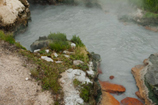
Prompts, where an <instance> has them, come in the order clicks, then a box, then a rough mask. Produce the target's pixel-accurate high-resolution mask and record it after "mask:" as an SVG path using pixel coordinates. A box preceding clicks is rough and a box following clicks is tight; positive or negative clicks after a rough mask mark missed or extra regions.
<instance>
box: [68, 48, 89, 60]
mask: <svg viewBox="0 0 158 105" xmlns="http://www.w3.org/2000/svg"><path fill="white" fill-rule="evenodd" d="M70 57H71V59H72V60H81V61H84V62H85V63H88V62H89V57H88V52H87V49H86V47H77V48H75V54H74V55H71V56H70Z"/></svg>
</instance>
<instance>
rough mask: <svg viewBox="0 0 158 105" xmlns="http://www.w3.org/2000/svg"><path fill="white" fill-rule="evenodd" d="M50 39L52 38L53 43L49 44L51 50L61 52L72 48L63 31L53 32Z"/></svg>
mask: <svg viewBox="0 0 158 105" xmlns="http://www.w3.org/2000/svg"><path fill="white" fill-rule="evenodd" d="M48 39H51V40H52V43H50V44H49V48H50V49H51V50H54V51H56V52H59V51H63V50H66V49H69V48H70V44H69V43H68V41H67V38H66V35H65V34H63V33H53V34H52V33H51V34H50V35H49V36H48Z"/></svg>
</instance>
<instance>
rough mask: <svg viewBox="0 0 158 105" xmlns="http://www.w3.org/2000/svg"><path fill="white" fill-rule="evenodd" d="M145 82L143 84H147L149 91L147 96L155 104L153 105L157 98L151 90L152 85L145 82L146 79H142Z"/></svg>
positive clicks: (156, 103)
mask: <svg viewBox="0 0 158 105" xmlns="http://www.w3.org/2000/svg"><path fill="white" fill-rule="evenodd" d="M144 82H145V85H146V86H147V88H148V90H149V93H148V97H149V98H150V99H151V100H152V102H153V103H154V104H155V105H158V99H157V97H158V96H156V95H155V94H154V92H153V86H151V85H150V84H149V83H147V81H146V80H144Z"/></svg>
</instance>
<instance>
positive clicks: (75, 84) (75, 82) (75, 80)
mask: <svg viewBox="0 0 158 105" xmlns="http://www.w3.org/2000/svg"><path fill="white" fill-rule="evenodd" d="M81 84H82V83H81V82H80V81H79V80H77V79H74V80H73V85H74V87H78V86H80V85H81Z"/></svg>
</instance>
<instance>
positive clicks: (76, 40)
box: [71, 35, 85, 47]
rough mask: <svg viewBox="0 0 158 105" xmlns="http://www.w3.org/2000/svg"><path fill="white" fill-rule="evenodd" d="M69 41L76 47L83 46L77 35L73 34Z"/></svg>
mask: <svg viewBox="0 0 158 105" xmlns="http://www.w3.org/2000/svg"><path fill="white" fill-rule="evenodd" d="M71 42H73V43H75V44H76V46H77V47H84V46H85V45H84V44H83V43H82V41H81V39H80V38H79V36H78V37H77V36H76V35H74V36H73V37H72V39H71Z"/></svg>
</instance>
